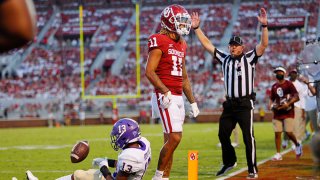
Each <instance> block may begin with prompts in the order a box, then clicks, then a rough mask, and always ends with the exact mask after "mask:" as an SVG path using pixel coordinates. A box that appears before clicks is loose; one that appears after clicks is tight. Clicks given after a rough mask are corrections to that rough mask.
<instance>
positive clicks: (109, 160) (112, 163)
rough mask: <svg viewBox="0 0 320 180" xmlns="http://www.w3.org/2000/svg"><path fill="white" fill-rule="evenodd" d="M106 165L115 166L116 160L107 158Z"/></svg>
mask: <svg viewBox="0 0 320 180" xmlns="http://www.w3.org/2000/svg"><path fill="white" fill-rule="evenodd" d="M108 165H109V167H116V160H114V159H108Z"/></svg>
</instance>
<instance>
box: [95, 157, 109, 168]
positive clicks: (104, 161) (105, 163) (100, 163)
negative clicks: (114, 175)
mask: <svg viewBox="0 0 320 180" xmlns="http://www.w3.org/2000/svg"><path fill="white" fill-rule="evenodd" d="M98 166H99V168H101V167H102V166H107V167H108V168H109V165H108V158H107V157H105V158H95V159H93V160H92V167H98Z"/></svg>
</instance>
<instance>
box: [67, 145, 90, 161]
mask: <svg viewBox="0 0 320 180" xmlns="http://www.w3.org/2000/svg"><path fill="white" fill-rule="evenodd" d="M89 149H90V148H89V142H88V141H79V142H77V143H76V144H75V145H74V146H73V148H72V149H71V153H70V159H71V162H72V163H78V162H81V161H83V160H84V159H85V158H86V157H87V156H88V154H89Z"/></svg>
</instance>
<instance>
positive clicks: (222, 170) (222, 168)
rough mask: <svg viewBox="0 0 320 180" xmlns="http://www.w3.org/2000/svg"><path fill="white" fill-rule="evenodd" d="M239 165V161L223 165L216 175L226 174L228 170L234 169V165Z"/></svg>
mask: <svg viewBox="0 0 320 180" xmlns="http://www.w3.org/2000/svg"><path fill="white" fill-rule="evenodd" d="M236 166H237V162H235V163H234V164H231V165H230V164H229V165H222V167H221V169H220V170H219V171H218V172H217V174H216V176H222V175H224V174H225V173H226V172H228V171H230V170H231V169H233V168H234V167H236Z"/></svg>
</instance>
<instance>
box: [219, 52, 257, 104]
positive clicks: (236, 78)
mask: <svg viewBox="0 0 320 180" xmlns="http://www.w3.org/2000/svg"><path fill="white" fill-rule="evenodd" d="M214 57H215V58H216V59H217V60H218V61H219V63H220V64H221V68H222V72H223V77H224V87H225V90H226V93H227V96H228V97H231V98H237V97H244V96H249V95H251V94H252V92H253V87H254V75H255V67H256V64H257V61H258V59H259V57H260V56H258V55H257V53H256V50H255V49H253V50H251V51H249V52H247V53H245V54H243V55H242V56H240V57H238V58H232V57H231V55H230V54H229V53H226V52H223V51H221V50H219V49H217V48H216V50H215V52H214Z"/></svg>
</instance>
